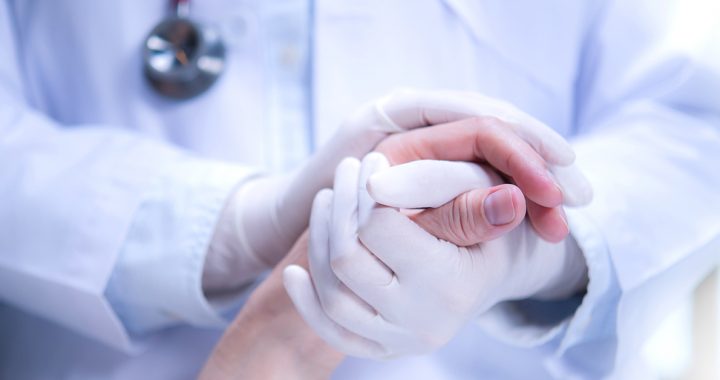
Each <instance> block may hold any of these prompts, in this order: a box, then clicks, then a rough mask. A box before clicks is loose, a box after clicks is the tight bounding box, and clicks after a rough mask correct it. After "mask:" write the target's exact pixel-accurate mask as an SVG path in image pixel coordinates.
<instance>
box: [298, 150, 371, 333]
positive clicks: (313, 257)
mask: <svg viewBox="0 0 720 380" xmlns="http://www.w3.org/2000/svg"><path fill="white" fill-rule="evenodd" d="M358 166H359V162H358V161H357V160H356V159H345V160H343V161H342V162H341V163H340V165H338V167H337V171H336V174H335V187H336V190H335V191H330V190H323V191H321V192H320V193H318V195H317V197H316V199H315V202H314V203H313V210H312V214H311V218H310V245H309V248H308V261H309V267H310V273H311V274H312V280H313V283H314V285H315V289H316V291H317V295H318V298H319V299H320V304H321V305H322V308H323V310H324V311H325V313H326V314H327V315H328V317H329V318H331V319H332V320H334V321H335V322H336V323H338V324H340V325H341V326H343V327H345V328H349V327H350V326H352V325H357V324H360V323H361V322H362V321H363V319H368V318H372V317H374V316H375V311H374V310H373V309H372V308H371V307H370V306H368V305H367V304H366V303H365V302H364V301H362V300H361V299H360V298H358V297H357V296H356V295H355V294H353V293H352V292H351V291H350V290H349V289H348V288H347V287H346V286H345V285H344V284H343V283H341V282H340V280H339V279H338V278H337V277H336V276H335V274H334V273H333V271H332V268H331V266H330V265H331V264H330V250H331V249H347V247H346V246H341V245H338V244H337V243H336V244H333V242H332V240H331V235H332V234H333V233H335V232H332V231H330V230H329V228H330V226H331V224H330V223H331V220H330V219H331V218H333V217H334V215H331V214H334V213H346V212H347V213H353V210H354V209H355V208H354V207H353V206H354V205H356V204H357V201H356V199H357V196H356V193H357V190H356V189H357V186H356V184H357V177H358V171H359V167H358ZM348 181H349V183H348ZM348 191H349V192H351V193H352V196H353V197H352V199H351V200H349V201H348V200H346V199H343V197H348V194H347V192H348ZM343 202H346V203H345V204H343ZM347 202H350V204H349V205H348V204H347ZM338 204H340V205H345V206H349V207H345V208H347V209H349V210H345V209H343V207H338ZM331 209H332V212H331V211H330V210H331ZM352 217H353V218H355V216H354V215H352ZM345 221H346V220H344V219H340V220H339V223H340V224H341V225H340V226H339V227H337V226H335V225H334V224H332V228H339V229H341V230H342V229H346V228H349V227H348V226H347V225H345V224H343V223H344V222H345ZM351 232H353V233H354V231H351ZM334 245H335V246H336V247H334ZM348 317H349V318H348Z"/></svg>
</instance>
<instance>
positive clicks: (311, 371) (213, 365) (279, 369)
mask: <svg viewBox="0 0 720 380" xmlns="http://www.w3.org/2000/svg"><path fill="white" fill-rule="evenodd" d="M488 126H490V128H488ZM448 146H452V147H454V148H453V149H443V148H442V147H448ZM376 150H377V151H379V152H381V153H384V154H385V155H386V156H387V157H388V159H389V160H390V162H391V163H392V164H400V163H405V162H410V161H413V160H419V159H438V160H454V161H471V162H478V163H482V164H489V165H492V167H488V169H496V170H497V172H498V176H497V179H498V182H502V177H505V178H509V179H511V181H512V182H513V183H514V184H501V185H498V186H493V187H490V188H487V189H476V190H473V191H470V192H467V193H465V194H462V195H461V196H459V197H457V198H456V199H455V200H453V201H451V202H449V203H448V204H446V205H443V206H441V207H439V208H437V209H431V210H425V211H422V212H419V213H417V214H415V215H414V216H413V219H414V221H415V222H416V223H418V224H419V225H421V226H422V227H423V228H425V229H426V230H427V231H428V232H429V233H431V234H433V235H435V236H436V237H439V238H442V239H446V240H448V241H451V242H453V243H455V244H457V245H472V244H476V243H480V242H483V241H487V240H490V239H492V238H496V237H499V236H501V235H502V234H504V233H507V232H509V231H510V230H512V229H513V228H515V227H516V226H517V225H518V224H520V223H521V222H522V220H523V219H524V217H525V209H526V204H527V212H528V216H529V218H530V219H531V222H532V223H533V226H534V227H535V229H536V230H537V231H538V233H539V234H540V235H541V236H542V237H544V238H545V239H546V240H549V241H561V240H563V239H564V238H565V237H566V236H567V235H568V233H569V232H568V227H567V222H566V221H565V216H564V214H563V213H562V208H561V207H560V205H561V203H562V193H561V192H560V189H559V188H558V187H557V186H556V185H555V182H554V180H553V179H552V177H551V176H550V175H549V174H548V172H547V167H546V166H545V163H544V160H542V158H540V156H539V155H538V154H537V153H536V152H535V151H534V150H533V149H531V148H530V147H529V145H527V144H526V143H525V142H524V141H522V140H521V139H520V138H519V137H517V136H516V135H514V134H513V133H511V132H509V130H508V129H507V128H505V127H504V126H503V125H502V122H501V121H499V120H497V119H494V118H471V119H466V120H461V121H458V122H453V123H448V124H442V125H438V126H434V127H431V128H421V129H417V130H413V131H410V132H406V133H402V134H397V135H393V136H391V137H389V138H387V139H385V140H383V141H382V142H381V143H380V144H379V145H378V146H377V148H376ZM515 184H516V185H517V186H516V185H515ZM521 189H522V191H521ZM498 191H506V194H505V195H506V197H505V202H507V204H508V207H512V208H514V210H515V218H514V219H513V220H512V221H511V222H509V223H506V224H504V225H501V226H493V225H490V224H489V223H487V221H486V220H485V215H484V210H483V207H482V205H483V202H484V200H485V198H487V196H489V195H490V194H492V193H495V192H498ZM468 231H470V232H469V233H468ZM307 245H308V238H307V233H305V234H303V236H302V237H301V238H300V239H299V240H298V241H297V242H296V244H295V246H294V247H293V248H292V249H291V251H290V252H289V253H288V254H287V256H286V257H285V258H284V259H283V260H282V261H281V262H280V263H278V264H277V266H276V267H275V269H274V270H273V271H272V273H271V274H270V276H269V277H268V278H267V279H266V280H265V281H264V282H263V283H262V284H261V285H260V286H259V287H258V288H257V289H256V290H255V292H254V293H253V294H252V296H251V297H250V299H249V300H248V302H247V304H246V305H245V307H243V309H242V311H241V312H240V313H239V314H238V315H237V317H236V318H235V320H234V321H233V322H232V324H231V326H230V327H229V328H228V329H227V330H226V332H225V334H224V335H223V337H222V338H221V340H220V342H219V343H218V345H217V346H216V347H215V350H214V351H213V353H212V354H211V356H210V358H209V359H208V361H207V362H206V364H205V367H204V368H203V370H202V372H201V373H200V376H199V378H200V379H236V378H237V379H256V378H257V379H325V378H329V377H330V375H331V374H332V372H333V371H334V369H335V368H336V367H337V366H338V365H339V364H340V362H341V361H342V360H343V358H344V355H343V354H341V353H339V352H337V351H335V350H334V349H333V348H331V347H330V346H328V345H327V344H326V343H324V341H322V339H321V338H319V337H318V336H317V335H316V334H315V333H314V332H313V331H312V329H311V328H310V327H309V326H308V325H307V324H306V323H305V322H304V321H303V319H302V318H301V317H300V315H299V314H298V313H297V311H296V310H295V307H294V306H293V304H292V301H291V300H290V298H289V297H288V295H287V293H286V291H285V288H284V286H283V281H282V270H283V269H284V268H286V267H287V266H288V265H291V264H298V265H301V266H302V267H304V268H306V269H307V267H308V263H307V249H308V246H307Z"/></svg>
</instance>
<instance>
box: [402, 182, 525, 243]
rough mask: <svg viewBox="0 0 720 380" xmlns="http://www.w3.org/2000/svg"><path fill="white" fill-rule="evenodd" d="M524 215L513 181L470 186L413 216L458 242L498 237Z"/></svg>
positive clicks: (429, 229) (521, 198) (522, 200)
mask: <svg viewBox="0 0 720 380" xmlns="http://www.w3.org/2000/svg"><path fill="white" fill-rule="evenodd" d="M524 218H525V197H524V196H523V194H522V192H521V191H520V189H518V188H517V187H515V186H513V185H500V186H495V187H492V188H489V189H488V188H484V189H475V190H471V191H469V192H467V193H463V194H460V195H459V196H458V197H456V198H455V199H453V200H452V201H451V202H449V203H446V204H445V205H443V206H440V207H439V208H433V209H428V210H425V211H423V212H421V213H419V214H415V215H413V216H412V220H413V221H414V222H415V223H417V224H418V225H420V226H421V227H422V228H423V229H425V231H427V232H429V233H430V234H432V235H434V236H435V237H437V238H439V239H443V240H447V241H450V242H452V243H454V244H456V245H459V246H470V245H475V244H478V243H481V242H486V241H490V240H493V239H495V238H498V237H500V236H502V235H504V234H506V233H508V232H510V231H511V230H512V229H514V228H515V227H517V226H518V225H519V224H520V223H521V222H522V221H523V219H524Z"/></svg>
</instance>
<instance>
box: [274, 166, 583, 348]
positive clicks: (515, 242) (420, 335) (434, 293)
mask: <svg viewBox="0 0 720 380" xmlns="http://www.w3.org/2000/svg"><path fill="white" fill-rule="evenodd" d="M408 165H413V166H411V167H410V169H408ZM468 165H472V164H468V163H460V162H445V161H418V162H414V163H412V164H406V165H400V166H396V167H392V168H389V169H388V168H387V166H388V164H387V162H386V161H385V160H384V158H383V157H382V156H378V155H377V154H371V155H368V156H367V157H366V158H365V159H364V160H363V163H362V167H360V165H359V163H358V162H357V160H354V159H347V160H345V161H343V162H342V163H341V164H340V166H338V170H337V173H336V177H335V184H334V190H323V191H322V192H320V193H319V194H318V195H317V197H316V199H315V204H314V206H313V215H312V219H311V226H310V234H311V235H310V248H309V260H310V271H311V273H312V280H311V279H310V276H309V275H308V273H307V272H306V271H305V270H303V269H302V268H300V267H298V266H289V267H288V268H286V269H285V273H284V281H285V286H286V289H287V290H288V294H289V295H290V297H291V299H292V300H293V303H294V304H295V305H296V307H297V308H298V311H299V312H300V314H301V315H302V316H303V318H304V319H305V320H306V322H307V323H308V324H309V325H310V326H311V327H313V329H314V330H315V331H316V332H317V333H318V334H319V335H320V336H321V337H322V338H323V339H325V340H326V341H327V342H328V343H330V344H331V345H333V346H334V347H335V348H337V349H339V350H341V351H343V352H346V353H348V354H351V355H355V356H360V357H370V358H388V357H394V356H398V355H405V354H416V353H424V352H428V351H431V350H433V349H435V348H438V347H440V346H441V345H443V344H445V343H446V342H447V341H449V340H450V339H451V338H452V337H453V336H454V335H455V334H456V333H457V331H458V330H459V329H460V328H461V327H463V326H464V325H465V324H466V323H467V322H468V321H470V320H472V319H473V318H475V317H476V316H478V315H479V314H481V313H482V312H484V311H486V310H488V309H489V308H491V307H492V306H493V305H495V304H497V303H498V302H501V301H505V300H514V299H523V298H528V297H535V298H541V299H545V298H560V297H565V296H568V295H570V294H573V293H574V292H576V291H577V290H578V289H581V288H582V287H583V286H584V284H585V281H586V268H585V263H584V259H583V256H582V254H581V253H580V251H579V249H578V248H577V246H576V244H575V243H574V241H573V240H572V239H571V238H568V239H565V240H564V241H562V242H560V243H549V242H547V241H545V240H543V239H541V238H540V237H539V236H538V235H537V233H536V232H535V231H534V230H533V229H532V228H531V227H530V226H529V224H528V223H527V221H525V220H524V217H523V214H519V213H517V214H516V215H515V216H514V218H513V220H512V221H511V222H509V223H508V225H509V226H510V228H512V227H515V226H517V228H514V229H512V231H510V232H508V233H506V234H505V235H503V236H501V237H499V238H497V239H495V240H491V241H486V242H482V243H478V244H474V245H471V246H468V247H462V246H458V245H456V244H453V243H451V242H448V241H444V240H440V239H437V238H436V237H435V236H433V234H443V233H445V234H447V232H446V231H442V228H443V227H442V226H439V225H435V226H433V225H431V226H430V228H431V230H430V231H426V230H424V229H423V228H421V227H420V226H418V225H417V224H415V223H414V222H413V221H412V220H411V219H410V217H409V216H407V215H405V214H404V213H403V212H401V211H398V210H396V209H394V208H392V207H386V206H379V205H377V204H374V202H373V201H372V199H371V198H370V196H369V195H368V194H366V193H364V192H363V190H362V189H363V188H364V187H363V186H362V184H363V183H365V182H366V180H367V179H368V178H370V180H369V182H368V183H369V185H370V188H371V189H372V193H373V196H374V197H377V198H382V199H383V203H385V204H388V205H390V206H403V207H422V206H431V205H437V204H439V203H440V204H441V203H445V202H448V201H450V200H452V199H453V198H454V197H456V196H457V195H458V194H459V193H461V192H464V191H466V190H467V189H470V188H476V190H473V191H480V192H484V193H483V194H481V195H479V196H480V197H481V198H487V197H489V196H492V194H494V193H497V192H502V191H509V192H510V193H511V198H512V202H521V201H522V197H521V196H520V195H519V193H518V189H517V188H516V187H514V186H513V185H508V184H506V185H499V186H493V185H497V184H498V183H500V182H499V179H498V178H497V177H494V176H493V175H492V174H489V173H486V172H484V171H483V170H479V169H477V168H476V169H473V168H472V167H469V166H468ZM373 172H378V173H377V174H375V175H374V176H372V177H371V174H372V173H373ZM433 181H438V182H436V183H432V182H433ZM417 183H423V184H424V186H422V187H418V186H407V184H417ZM398 188H404V189H406V190H407V191H405V192H402V193H400V192H397V191H395V190H393V189H398ZM358 189H360V190H358ZM388 189H390V190H391V191H389V192H388V191H387V190H388ZM518 208H519V206H516V211H520V210H519V209H518ZM465 216H469V215H468V214H466V215H465ZM433 228H438V229H437V230H432V229H433ZM456 234H457V233H456ZM450 235H453V234H450Z"/></svg>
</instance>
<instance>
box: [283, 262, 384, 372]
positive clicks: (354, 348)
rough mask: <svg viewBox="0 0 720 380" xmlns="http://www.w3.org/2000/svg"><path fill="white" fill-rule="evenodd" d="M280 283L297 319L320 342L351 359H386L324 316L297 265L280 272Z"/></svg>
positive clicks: (380, 349)
mask: <svg viewBox="0 0 720 380" xmlns="http://www.w3.org/2000/svg"><path fill="white" fill-rule="evenodd" d="M283 282H284V284H285V290H287V293H288V295H289V296H290V300H292V303H293V304H294V305H295V308H296V309H297V311H298V313H299V314H300V316H301V317H302V318H303V319H304V320H305V322H306V323H307V324H308V325H309V326H310V327H311V328H312V329H313V330H314V331H315V332H316V333H317V334H318V335H319V336H320V337H321V338H322V339H323V340H325V342H327V343H328V344H330V345H331V346H333V347H335V348H336V349H338V350H340V351H342V352H344V353H346V354H348V355H353V356H358V357H365V358H380V357H384V356H386V353H385V349H384V348H383V347H382V346H380V345H379V344H378V343H376V342H373V341H371V340H368V339H366V338H363V337H361V336H358V335H357V334H354V333H352V332H350V331H348V330H346V329H344V328H343V327H341V326H339V325H338V324H336V323H335V322H333V321H332V320H331V319H330V318H328V317H327V315H325V312H324V310H323V309H322V306H321V305H320V300H319V299H318V296H317V294H316V293H315V290H314V288H313V285H312V283H311V280H310V276H309V275H308V273H307V272H306V271H305V270H304V269H302V268H301V267H299V266H297V265H290V266H288V267H287V268H285V270H284V271H283Z"/></svg>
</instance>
